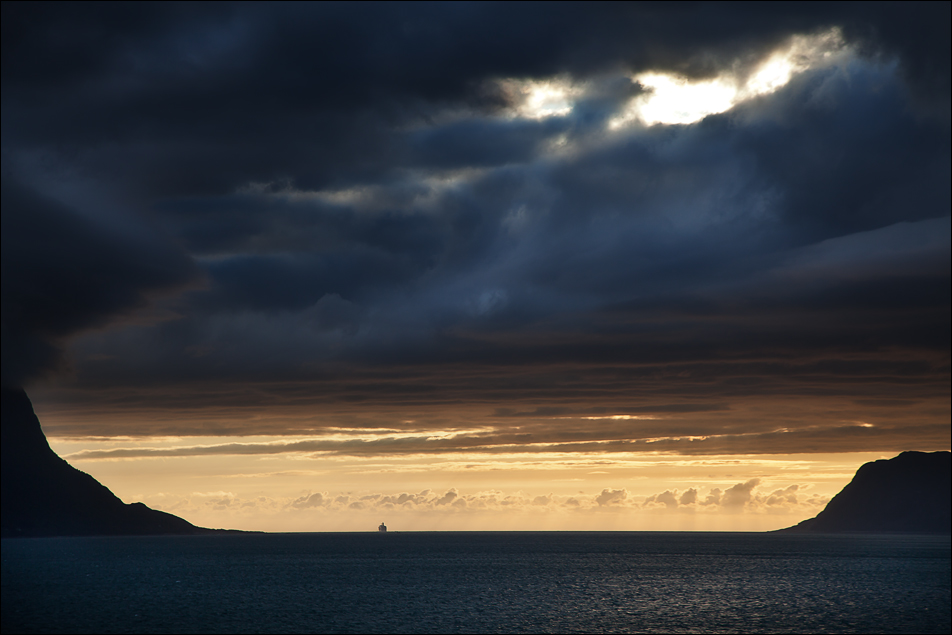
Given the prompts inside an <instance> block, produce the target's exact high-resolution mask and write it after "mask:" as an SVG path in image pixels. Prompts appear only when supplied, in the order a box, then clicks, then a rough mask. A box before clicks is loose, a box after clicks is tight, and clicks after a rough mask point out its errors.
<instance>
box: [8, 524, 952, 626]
mask: <svg viewBox="0 0 952 635" xmlns="http://www.w3.org/2000/svg"><path fill="white" fill-rule="evenodd" d="M2 551H3V554H2V555H3V566H2V611H0V615H2V630H3V632H4V633H15V632H43V633H58V632H70V633H119V632H122V633H154V632H157V633H175V632H181V633H193V632H198V633H236V632H249V633H250V632H260V633H270V632H278V633H294V632H319V633H431V632H433V633H497V632H507V633H508V632H515V633H548V632H556V633H572V632H586V633H616V632H620V633H639V632H643V633H671V632H674V633H768V632H770V633H808V632H809V633H874V632H875V633H949V632H950V630H952V628H950V626H952V621H950V610H952V609H950V606H952V598H950V580H952V571H950V538H949V536H941V537H934V536H933V537H928V536H811V535H788V534H772V533H764V534H756V533H670V532H658V533H654V532H617V533H615V532H440V533H436V532H433V533H427V532H408V533H401V532H390V533H385V534H383V533H377V532H374V533H298V534H233V535H207V536H168V537H109V538H36V539H32V538H31V539H5V540H3V541H2Z"/></svg>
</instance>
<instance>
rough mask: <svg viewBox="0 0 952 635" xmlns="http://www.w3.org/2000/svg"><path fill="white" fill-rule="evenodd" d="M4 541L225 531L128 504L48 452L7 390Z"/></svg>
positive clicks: (30, 415) (22, 401) (21, 402)
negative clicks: (24, 538) (41, 537)
mask: <svg viewBox="0 0 952 635" xmlns="http://www.w3.org/2000/svg"><path fill="white" fill-rule="evenodd" d="M2 391H3V392H2V398H0V406H2V425H0V430H2V445H0V448H2V449H0V452H2V462H0V466H2V467H0V469H2V481H0V487H2V498H0V505H2V536H3V537H4V538H12V537H18V536H19V537H27V536H109V535H157V534H184V535H189V534H205V533H213V532H214V533H217V532H219V531H221V530H215V529H204V528H202V527H196V526H195V525H193V524H191V523H190V522H188V521H186V520H183V519H181V518H179V517H178V516H173V515H172V514H167V513H165V512H160V511H156V510H154V509H150V508H149V507H147V506H146V505H144V504H142V503H132V504H130V505H127V504H125V503H123V502H122V501H121V500H119V498H118V497H117V496H116V495H115V494H113V493H112V492H111V491H109V488H107V487H105V486H104V485H102V484H101V483H100V482H99V481H97V480H96V479H94V478H93V477H92V476H90V475H89V474H86V473H85V472H81V471H79V470H77V469H76V468H74V467H73V466H72V465H70V464H69V463H67V462H66V461H64V460H63V459H61V458H60V457H59V456H57V455H56V453H55V452H53V450H52V449H51V448H50V445H49V443H48V442H47V440H46V436H45V435H44V434H43V430H42V428H40V421H39V419H37V418H36V415H35V414H34V412H33V404H31V403H30V399H29V397H27V395H26V393H25V392H24V391H23V390H18V389H10V388H3V389H2Z"/></svg>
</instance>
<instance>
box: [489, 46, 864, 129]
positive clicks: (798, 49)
mask: <svg viewBox="0 0 952 635" xmlns="http://www.w3.org/2000/svg"><path fill="white" fill-rule="evenodd" d="M847 53H848V51H847V49H846V47H845V44H844V41H843V37H842V34H841V32H840V30H839V29H836V28H834V29H830V30H829V31H825V32H823V33H820V34H816V35H799V36H795V37H793V38H791V39H790V40H788V41H787V43H786V45H785V46H784V47H783V48H781V49H778V50H776V51H774V52H773V53H772V54H771V55H770V56H769V57H767V58H766V59H765V60H763V61H762V62H761V63H760V64H759V65H758V66H756V67H755V68H754V70H753V72H752V73H746V74H745V73H741V72H737V71H734V70H730V71H727V72H725V73H723V74H722V75H720V76H718V77H714V78H713V79H706V80H699V81H692V80H691V79H688V78H686V77H681V76H678V75H673V74H668V73H661V72H654V71H647V72H644V73H639V74H637V75H633V76H632V77H631V80H632V81H633V82H636V83H638V84H640V85H641V86H642V87H644V88H645V92H644V93H642V94H640V95H638V96H637V97H635V98H633V99H632V100H631V101H629V102H628V104H627V105H626V107H625V108H624V109H623V111H622V112H621V113H619V114H618V115H617V116H616V117H614V118H612V119H611V120H610V121H609V128H610V129H617V128H619V127H622V126H625V125H627V124H630V123H633V122H636V121H637V122H641V123H643V124H646V125H653V124H659V123H660V124H688V123H693V122H695V121H700V120H701V119H703V118H704V117H707V116H708V115H713V114H718V113H722V112H726V111H728V110H730V109H731V108H733V107H734V106H736V105H737V104H739V103H741V102H744V101H747V100H749V99H753V98H755V97H759V96H762V95H768V94H770V93H773V92H775V91H777V90H779V89H780V88H782V87H783V86H785V85H786V84H787V83H789V82H790V80H791V79H793V77H794V76H795V75H797V74H799V73H802V72H804V71H806V70H809V69H814V68H818V67H821V66H824V65H830V64H834V63H837V62H839V61H841V60H842V58H843V57H844V55H845V54H847ZM499 87H500V88H501V89H502V90H503V91H504V92H505V93H506V94H507V96H508V97H509V100H510V102H511V103H513V104H514V107H513V111H512V113H511V116H514V117H518V118H524V119H536V120H538V119H545V118H548V117H564V116H566V115H569V114H570V113H571V112H572V109H573V108H574V106H575V102H576V101H577V100H578V99H579V98H581V97H583V96H584V95H585V93H586V87H585V86H584V85H578V84H573V83H572V82H571V81H570V80H568V79H566V78H552V79H547V80H519V79H511V78H510V79H505V80H502V81H500V82H499Z"/></svg>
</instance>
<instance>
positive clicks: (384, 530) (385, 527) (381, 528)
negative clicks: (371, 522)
mask: <svg viewBox="0 0 952 635" xmlns="http://www.w3.org/2000/svg"><path fill="white" fill-rule="evenodd" d="M377 531H379V532H380V533H382V534H385V533H387V526H386V525H384V524H383V523H382V522H381V523H380V526H379V527H377Z"/></svg>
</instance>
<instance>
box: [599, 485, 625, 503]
mask: <svg viewBox="0 0 952 635" xmlns="http://www.w3.org/2000/svg"><path fill="white" fill-rule="evenodd" d="M626 498H628V491H627V490H625V489H603V490H602V493H601V494H599V495H598V496H596V497H595V502H596V503H598V505H599V507H603V506H606V507H607V506H608V505H617V504H619V503H622V502H623V501H624V500H625V499H626Z"/></svg>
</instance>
